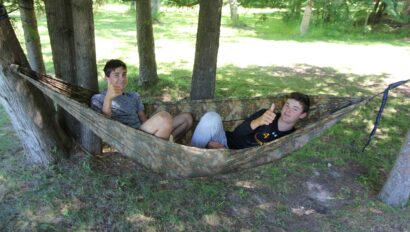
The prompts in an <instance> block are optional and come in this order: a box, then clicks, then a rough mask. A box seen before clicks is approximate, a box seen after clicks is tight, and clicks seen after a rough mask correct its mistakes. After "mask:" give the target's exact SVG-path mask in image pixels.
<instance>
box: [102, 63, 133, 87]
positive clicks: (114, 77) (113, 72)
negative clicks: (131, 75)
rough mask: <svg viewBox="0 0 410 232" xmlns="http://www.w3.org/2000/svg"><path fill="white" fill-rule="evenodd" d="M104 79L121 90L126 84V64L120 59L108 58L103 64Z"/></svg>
mask: <svg viewBox="0 0 410 232" xmlns="http://www.w3.org/2000/svg"><path fill="white" fill-rule="evenodd" d="M104 74H105V79H106V80H107V82H108V84H111V85H112V86H115V87H118V88H120V89H121V90H122V91H123V90H124V89H125V87H126V86H127V84H128V78H127V66H126V65H125V63H124V62H122V61H121V60H109V61H107V63H106V64H105V66H104Z"/></svg>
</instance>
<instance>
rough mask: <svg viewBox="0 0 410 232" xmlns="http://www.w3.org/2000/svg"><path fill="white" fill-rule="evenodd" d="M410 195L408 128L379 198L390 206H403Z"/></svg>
mask: <svg viewBox="0 0 410 232" xmlns="http://www.w3.org/2000/svg"><path fill="white" fill-rule="evenodd" d="M409 196H410V129H409V131H408V132H407V137H406V140H405V141H404V144H403V146H402V148H401V150H400V153H399V156H398V157H397V160H396V163H395V165H394V167H393V169H392V170H391V172H390V175H389V178H388V179H387V181H386V183H385V184H384V186H383V189H382V191H381V192H380V194H379V198H380V199H381V200H382V201H383V202H384V203H386V204H388V205H391V206H405V205H406V204H407V201H408V200H409Z"/></svg>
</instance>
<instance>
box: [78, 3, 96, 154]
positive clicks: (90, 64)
mask: <svg viewBox="0 0 410 232" xmlns="http://www.w3.org/2000/svg"><path fill="white" fill-rule="evenodd" d="M72 4H73V5H72V9H73V12H72V15H73V31H74V50H75V63H76V76H77V83H76V84H77V85H79V86H81V87H83V88H87V89H91V90H95V91H98V74H97V59H96V54H95V35H94V18H93V1H92V0H72ZM80 142H81V145H82V146H83V147H84V148H85V149H86V150H87V151H88V152H90V153H91V154H101V147H102V144H101V139H100V138H99V137H98V136H97V135H95V134H94V133H93V132H92V131H91V130H90V129H89V128H88V127H87V126H85V125H81V139H80Z"/></svg>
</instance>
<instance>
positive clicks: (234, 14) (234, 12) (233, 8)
mask: <svg viewBox="0 0 410 232" xmlns="http://www.w3.org/2000/svg"><path fill="white" fill-rule="evenodd" d="M238 5H239V4H238V0H229V8H230V12H231V21H232V25H233V26H239V14H238Z"/></svg>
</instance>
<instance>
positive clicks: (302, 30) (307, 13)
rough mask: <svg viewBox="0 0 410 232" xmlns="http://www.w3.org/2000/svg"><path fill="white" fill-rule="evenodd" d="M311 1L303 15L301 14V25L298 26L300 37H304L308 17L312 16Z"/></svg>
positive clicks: (308, 20) (308, 21)
mask: <svg viewBox="0 0 410 232" xmlns="http://www.w3.org/2000/svg"><path fill="white" fill-rule="evenodd" d="M312 8H313V0H309V1H308V3H307V5H306V8H305V13H304V14H303V18H302V23H301V24H300V35H301V36H304V35H305V34H306V32H307V31H308V29H309V23H310V17H311V16H312Z"/></svg>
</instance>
